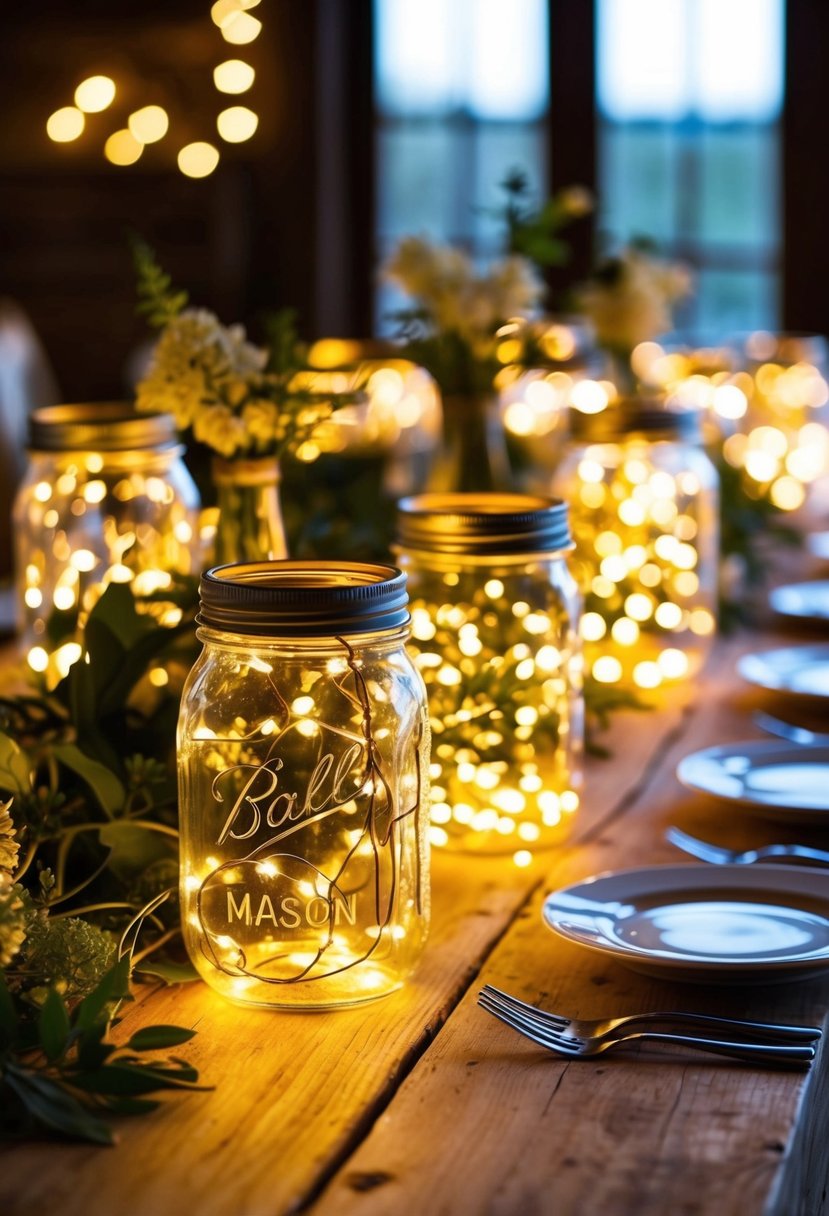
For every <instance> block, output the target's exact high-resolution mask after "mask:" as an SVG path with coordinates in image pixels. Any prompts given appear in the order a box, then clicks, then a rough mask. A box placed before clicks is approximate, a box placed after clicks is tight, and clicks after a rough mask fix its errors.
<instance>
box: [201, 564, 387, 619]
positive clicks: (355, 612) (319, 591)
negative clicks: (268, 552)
mask: <svg viewBox="0 0 829 1216" xmlns="http://www.w3.org/2000/svg"><path fill="white" fill-rule="evenodd" d="M199 597H200V600H201V609H200V612H199V615H198V617H197V618H196V620H197V622H198V623H199V624H200V625H206V626H207V627H208V628H209V629H218V630H223V631H226V632H229V633H241V634H252V635H255V636H256V637H266V636H272V637H290V638H301V637H332V636H336V635H337V634H340V633H376V632H379V631H380V630H384V629H397V628H399V627H400V626H401V625H406V624H408V622H409V610H408V602H409V596H408V593H407V591H406V575H405V574H403V572H402V571H401V570H398V569H397V567H396V566H386V565H382V564H380V563H373V562H348V561H310V560H309V561H261V562H233V563H231V564H230V565H226V566H214V567H213V569H212V570H207V571H206V572H205V573H204V574H203V575H202V577H201V581H200V584H199Z"/></svg>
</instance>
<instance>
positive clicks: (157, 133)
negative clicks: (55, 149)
mask: <svg viewBox="0 0 829 1216" xmlns="http://www.w3.org/2000/svg"><path fill="white" fill-rule="evenodd" d="M259 2H260V0H216V3H214V4H213V6H212V8H211V10H210V12H211V17H212V20H213V22H214V24H215V25H216V26H217V27H218V29H219V31H220V32H221V35H222V38H223V39H224V40H225V42H228V43H231V44H232V45H237V46H244V45H246V44H248V43H251V42H253V41H254V40H255V39H256V38H258V36H259V34H260V33H261V30H262V22H261V21H260V20H259V19H258V18H257V17H254V16H253V15H252V14H251V13H250V12H249V10H250V9H252V8H255V7H256V6H257V5H258V4H259ZM255 77H256V72H255V70H254V68H253V67H251V65H250V64H248V63H246V62H245V61H244V60H242V59H227V60H224V61H223V62H222V63H219V64H217V65H216V67H215V68H214V69H213V83H214V84H215V86H216V89H217V91H218V92H220V93H225V94H228V93H229V94H240V93H245V92H247V91H248V90H249V89H250V88H251V87H252V86H253V83H254V80H255ZM116 94H117V87H116V84H115V81H114V80H112V79H111V77H109V76H90V77H88V78H87V79H85V80H82V81H81V82H80V84H79V85H78V86H77V88H76V89H75V94H74V103H75V104H74V105H69V106H62V107H61V108H60V109H58V110H55V111H54V113H52V114H51V115H50V116H49V118H48V119H47V121H46V133H47V135H48V137H49V139H51V140H52V141H53V142H54V143H72V142H74V141H75V140H77V139H79V138H80V136H81V135H82V134H83V133H84V131H85V129H86V128H87V122H86V115H89V114H99V113H102V112H103V111H104V110H107V109H108V108H109V107H110V106H111V105H112V103H113V102H114V101H115V98H116ZM258 126H259V115H258V114H257V113H256V112H255V111H254V110H252V109H250V108H249V107H248V106H243V105H234V106H228V107H227V108H226V109H223V110H222V111H221V112H220V113H219V114H218V115H217V118H216V129H217V132H218V135H219V137H220V138H221V139H222V140H224V142H225V143H230V144H239V143H244V142H245V141H247V140H249V139H251V138H252V137H253V135H254V134H255V133H256V130H257V128H258ZM169 128H170V118H169V115H168V114H167V111H166V110H165V109H164V108H163V107H162V106H160V105H157V104H154V103H153V104H149V105H144V106H142V107H141V108H140V109H138V110H135V111H133V113H131V114H130V115H129V117H128V118H127V122H126V126H123V127H119V128H117V129H116V130H114V131H112V130H111V131H110V133H109V135H108V136H107V137H106V139H105V141H104V144H103V152H104V157H105V158H106V159H107V160H108V161H109V163H110V164H111V165H117V166H127V165H134V164H135V163H136V162H137V161H138V160H140V158H141V156H142V154H143V152H144V149H145V147H146V146H147V145H148V144H154V143H158V142H159V141H160V140H162V139H164V137H165V136H166V135H167V133H168V131H169ZM219 160H220V153H219V149H218V148H216V147H215V145H213V144H212V143H210V142H208V141H206V140H195V141H193V142H192V143H188V144H186V145H184V146H183V147H181V148H180V149H179V150H178V152H177V154H176V163H177V164H178V168H179V170H180V171H181V173H183V174H184V175H185V176H186V177H192V178H203V177H208V176H209V175H210V174H211V173H213V172H214V170H215V169H216V168H217V166H218V164H219Z"/></svg>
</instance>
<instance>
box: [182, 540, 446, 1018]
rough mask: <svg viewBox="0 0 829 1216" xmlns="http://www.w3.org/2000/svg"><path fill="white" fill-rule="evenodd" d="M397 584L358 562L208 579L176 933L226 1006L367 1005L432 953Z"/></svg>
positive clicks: (422, 712)
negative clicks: (179, 921)
mask: <svg viewBox="0 0 829 1216" xmlns="http://www.w3.org/2000/svg"><path fill="white" fill-rule="evenodd" d="M405 584H406V579H405V575H403V574H402V573H401V572H400V571H399V570H397V569H396V568H395V567H392V566H385V565H374V564H364V563H359V562H331V561H328V562H323V561H306V562H301V561H280V562H251V563H237V564H234V565H229V566H219V567H215V568H214V569H212V570H209V571H207V572H206V573H205V574H204V575H203V576H202V579H201V588H200V594H201V609H200V614H199V617H198V622H199V629H198V636H199V638H200V639H201V641H202V643H203V650H202V652H201V655H200V657H199V659H198V660H197V662H196V664H195V666H194V667H193V670H192V672H191V673H190V676H189V677H188V680H187V684H186V686H185V689H184V694H183V697H182V704H181V714H180V719H179V731H178V762H179V817H180V825H181V906H182V923H183V927H184V928H183V932H184V940H185V944H186V946H187V949H188V952H189V954H190V957H191V959H192V960H193V963H194V965H195V966H196V968H197V970H198V971H199V972H200V974H201V975H202V977H203V978H204V979H205V980H206V981H207V983H208V984H210V986H211V987H212V988H214V989H216V991H217V992H220V993H221V994H222V995H224V996H226V997H228V998H229V999H231V1000H234V1001H237V1002H240V1003H242V1004H247V1005H259V1006H269V1007H273V1008H282V1009H327V1008H336V1007H338V1006H347V1005H356V1004H360V1003H362V1002H365V1001H370V1000H373V999H375V998H377V997H382V996H385V995H386V994H387V993H390V992H393V991H394V990H395V989H396V988H398V987H399V986H400V985H401V984H402V983H403V981H404V980H405V978H406V976H407V975H408V974H409V973H410V971H411V970H412V968H413V967H414V965H415V963H416V962H417V960H418V958H419V956H420V953H421V951H422V949H423V945H424V942H425V938H426V932H427V927H428V919H429V873H428V799H429V791H428V782H429V773H428V766H429V720H428V714H427V709H426V693H425V689H424V686H423V681H422V680H421V678H420V676H419V675H418V672H417V668H416V667H415V665H414V663H413V662H412V659H411V657H410V656H409V654H408V652H407V650H406V647H405V643H406V640H407V638H408V636H409V611H408V607H407V594H406V586H405Z"/></svg>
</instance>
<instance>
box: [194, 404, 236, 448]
mask: <svg viewBox="0 0 829 1216" xmlns="http://www.w3.org/2000/svg"><path fill="white" fill-rule="evenodd" d="M193 434H194V435H195V437H196V439H198V441H199V442H200V443H206V444H207V445H208V447H211V448H213V450H214V451H216V452H218V453H219V455H220V456H224V457H225V459H227V460H230V459H231V458H232V457H234V456H236V455H237V454H238V453H239V452H240V451H241V450H242V449H243V448H244V447H245V446H246V445H247V442H248V433H247V428H246V427H245V423H244V421H243V420H242V418H240V417H239V415H238V414H234V413H233V411H232V410H230V409H229V408H228V407H227V406H226V405H208V406H205V407H204V408H203V409H200V410H199V411H198V413H197V414H196V416H195V418H194V419H193Z"/></svg>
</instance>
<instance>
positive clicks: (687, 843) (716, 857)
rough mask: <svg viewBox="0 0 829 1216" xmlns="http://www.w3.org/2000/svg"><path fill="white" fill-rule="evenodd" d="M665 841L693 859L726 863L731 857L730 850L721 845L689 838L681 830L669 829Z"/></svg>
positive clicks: (694, 837) (692, 837)
mask: <svg viewBox="0 0 829 1216" xmlns="http://www.w3.org/2000/svg"><path fill="white" fill-rule="evenodd" d="M665 839H666V840H667V841H668V843H669V844H672V845H675V846H676V848H678V849H682V850H683V851H684V852H686V853H690V854H691V856H692V857H699V858H700V860H702V861H724V860H726V859H728V858H730V857H731V850H730V849H723V848H720V846H719V845H716V844H709V842H708V841H707V840H699V839H698V837H696V836H689V834H688V833H687V832H683V831H682V829H681V828H677V827H669V828H668V829H667V830H666V832H665Z"/></svg>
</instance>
